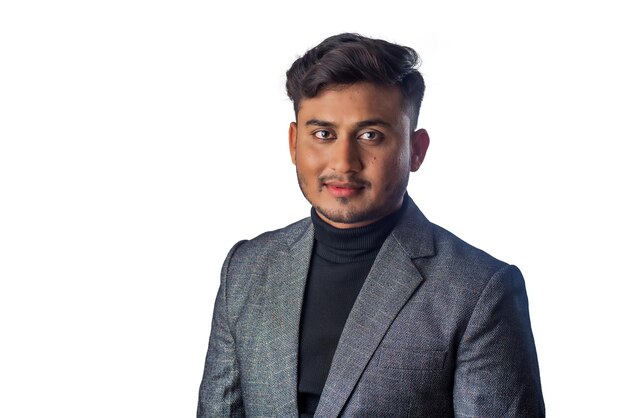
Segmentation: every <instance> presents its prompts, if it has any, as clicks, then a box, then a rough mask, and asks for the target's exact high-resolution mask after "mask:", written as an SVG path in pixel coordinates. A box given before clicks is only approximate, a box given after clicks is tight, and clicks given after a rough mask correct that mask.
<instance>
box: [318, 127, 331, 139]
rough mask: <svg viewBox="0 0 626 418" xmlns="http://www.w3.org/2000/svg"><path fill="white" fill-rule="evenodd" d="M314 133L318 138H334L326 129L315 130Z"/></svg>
mask: <svg viewBox="0 0 626 418" xmlns="http://www.w3.org/2000/svg"><path fill="white" fill-rule="evenodd" d="M313 135H314V136H315V137H316V138H318V139H331V138H332V135H331V134H330V131H327V130H325V129H320V130H319V131H315V132H313Z"/></svg>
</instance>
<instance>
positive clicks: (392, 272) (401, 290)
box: [315, 196, 434, 417]
mask: <svg viewBox="0 0 626 418" xmlns="http://www.w3.org/2000/svg"><path fill="white" fill-rule="evenodd" d="M407 198H408V196H407ZM408 199H409V200H410V198H408ZM433 253H434V245H433V235H432V224H430V223H429V222H428V221H427V220H426V218H425V217H424V216H423V215H422V214H421V212H420V211H419V209H417V206H415V204H414V203H413V201H412V200H411V201H410V202H409V206H408V207H407V209H406V212H405V214H404V215H403V217H402V218H401V219H400V220H399V222H398V225H396V227H395V228H394V230H393V231H392V233H391V234H390V235H389V237H388V238H387V240H386V241H385V243H384V244H383V246H382V248H381V249H380V252H379V253H378V256H377V257H376V260H375V261H374V264H373V266H372V269H371V270H370V273H369V275H368V276H367V278H366V279H365V283H364V284H363V288H362V289H361V292H360V293H359V296H358V297H357V300H356V301H355V303H354V306H353V308H352V311H351V312H350V315H349V317H348V320H347V321H346V325H345V326H344V330H343V332H342V334H341V338H340V339H339V344H338V345H337V349H336V351H335V355H334V357H333V361H332V365H331V368H330V372H329V374H328V378H327V380H326V384H325V386H324V390H323V392H322V395H321V398H320V402H319V404H318V407H317V411H316V413H315V416H316V417H317V416H319V417H336V416H338V415H339V414H340V412H341V410H342V409H343V407H344V405H345V403H346V401H347V400H348V398H349V396H350V394H351V393H352V391H353V389H354V387H355V385H356V384H357V382H358V380H359V378H360V376H361V374H362V373H363V370H364V369H365V367H366V366H367V364H368V362H369V361H370V359H371V357H372V356H373V354H374V352H375V351H376V349H377V348H378V345H379V344H380V342H381V340H382V338H383V337H384V335H385V333H386V332H387V329H388V328H389V326H390V325H391V323H392V322H393V320H394V319H395V317H396V315H397V314H398V312H399V311H400V309H402V307H403V306H404V304H405V303H406V302H407V300H408V299H409V298H410V297H411V295H413V293H414V292H415V291H416V289H417V288H418V286H419V285H420V283H421V282H422V281H423V278H422V276H421V275H420V273H419V271H418V269H417V268H416V266H415V264H414V262H413V259H414V258H419V257H425V256H430V255H432V254H433Z"/></svg>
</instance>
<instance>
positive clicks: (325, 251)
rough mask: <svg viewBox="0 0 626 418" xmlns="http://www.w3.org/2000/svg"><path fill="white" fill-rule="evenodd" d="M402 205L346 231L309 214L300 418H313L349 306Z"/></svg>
mask: <svg viewBox="0 0 626 418" xmlns="http://www.w3.org/2000/svg"><path fill="white" fill-rule="evenodd" d="M407 201H408V200H406V199H405V204H404V205H403V207H402V208H401V209H398V210H397V211H395V212H394V213H392V214H390V215H388V216H386V217H384V218H383V219H380V220H379V221H377V222H374V223H372V224H369V225H366V226H363V227H359V228H349V229H339V228H335V227H333V226H332V225H329V224H328V223H326V222H325V221H324V220H322V219H321V218H320V217H319V215H318V214H317V213H316V212H315V209H311V221H312V222H313V229H314V237H315V243H314V246H313V257H312V258H311V264H310V267H309V276H308V278H307V282H306V290H305V292H304V302H303V304H302V315H301V319H300V346H299V353H298V354H299V355H298V410H299V412H300V418H302V417H303V416H306V415H313V414H314V413H315V409H316V408H317V404H318V403H319V398H320V396H321V394H322V390H323V389H324V383H325V382H326V378H327V377H328V371H329V370H330V365H331V362H332V360H333V354H334V353H335V349H336V348H337V343H338V342H339V337H341V332H342V330H343V327H344V325H345V323H346V320H347V319H348V315H349V314H350V311H351V310H352V306H353V305H354V301H355V300H356V298H357V296H358V294H359V291H360V290H361V287H362V286H363V283H364V282H365V278H366V277H367V274H368V273H369V271H370V269H371V267H372V264H373V263H374V259H375V258H376V255H377V254H378V251H379V250H380V247H382V245H383V242H385V240H386V239H387V236H389V234H390V233H391V230H392V229H393V227H394V226H395V224H396V222H397V221H398V218H399V217H400V215H401V213H402V209H405V208H406V202H407Z"/></svg>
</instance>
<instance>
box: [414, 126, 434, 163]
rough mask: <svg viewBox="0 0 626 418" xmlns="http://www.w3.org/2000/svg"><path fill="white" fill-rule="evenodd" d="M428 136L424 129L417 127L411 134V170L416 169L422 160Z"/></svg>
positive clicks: (426, 147)
mask: <svg viewBox="0 0 626 418" xmlns="http://www.w3.org/2000/svg"><path fill="white" fill-rule="evenodd" d="M428 145H430V137H429V136H428V132H426V129H418V130H417V131H415V132H413V133H412V134H411V171H417V169H418V168H420V165H422V163H423V162H424V158H425V157H426V151H427V150H428Z"/></svg>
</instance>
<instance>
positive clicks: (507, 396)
mask: <svg viewBox="0 0 626 418" xmlns="http://www.w3.org/2000/svg"><path fill="white" fill-rule="evenodd" d="M312 247H313V228H312V225H311V220H310V218H307V219H304V220H302V221H300V222H297V223H295V224H292V225H290V226H288V227H286V228H284V229H281V230H278V231H273V232H269V233H265V234H263V235H261V236H259V237H257V238H255V239H253V240H251V241H246V242H241V243H238V244H237V245H235V247H233V249H232V250H231V251H230V253H229V255H228V256H227V258H226V261H225V263H224V267H223V269H222V275H221V285H220V289H219V291H218V295H217V298H216V302H215V308H214V314H213V322H212V328H211V337H210V340H209V349H208V352H207V357H206V363H205V370H204V376H203V379H202V383H201V385H200V395H199V402H198V416H199V417H222V416H224V417H225V416H250V417H260V416H276V417H297V415H298V410H297V354H298V330H299V320H300V312H301V308H302V299H303V294H304V288H305V282H306V277H307V271H308V266H309V262H310V259H311V251H312ZM544 415H545V413H544V404H543V398H542V394H541V384H540V380H539V368H538V364H537V357H536V352H535V345H534V341H533V336H532V332H531V327H530V320H529V316H528V301H527V298H526V290H525V287H524V280H523V278H522V275H521V273H520V271H519V270H518V269H517V268H516V267H515V266H512V265H508V264H506V263H503V262H501V261H498V260H496V259H494V258H493V257H491V256H489V255H488V254H486V253H484V252H482V251H480V250H478V249H476V248H474V247H472V246H470V245H469V244H467V243H465V242H463V241H461V240H460V239H458V238H457V237H455V236H454V235H452V234H451V233H449V232H448V231H446V230H444V229H442V228H440V227H438V226H436V225H433V224H431V223H430V222H428V220H426V218H425V217H424V216H423V215H422V214H421V212H420V211H419V209H417V207H416V206H415V204H414V203H413V202H412V201H411V202H409V207H408V208H407V210H406V211H405V213H404V214H403V215H402V217H401V219H400V220H399V221H398V223H397V225H396V226H395V228H394V230H393V231H392V232H391V234H390V235H389V237H388V238H387V240H386V241H385V243H384V244H383V246H382V248H381V249H380V252H379V253H378V255H377V257H376V260H375V261H374V264H373V266H372V268H371V271H370V273H369V274H368V276H367V278H366V280H365V283H364V284H363V287H362V289H361V292H360V293H359V295H358V297H357V300H356V301H355V303H354V306H353V308H352V310H351V312H350V315H349V317H348V319H347V321H346V325H345V327H344V330H343V332H342V334H341V338H340V340H339V344H338V346H337V349H336V351H335V355H334V357H333V361H332V365H331V368H330V372H329V374H328V378H327V380H326V384H325V386H324V390H323V392H322V396H321V398H320V402H319V405H318V408H317V411H316V414H315V416H316V417H337V416H346V417H353V416H359V417H360V416H376V417H392V416H393V417H397V416H404V417H407V416H409V417H454V416H457V417H542V416H544Z"/></svg>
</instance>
